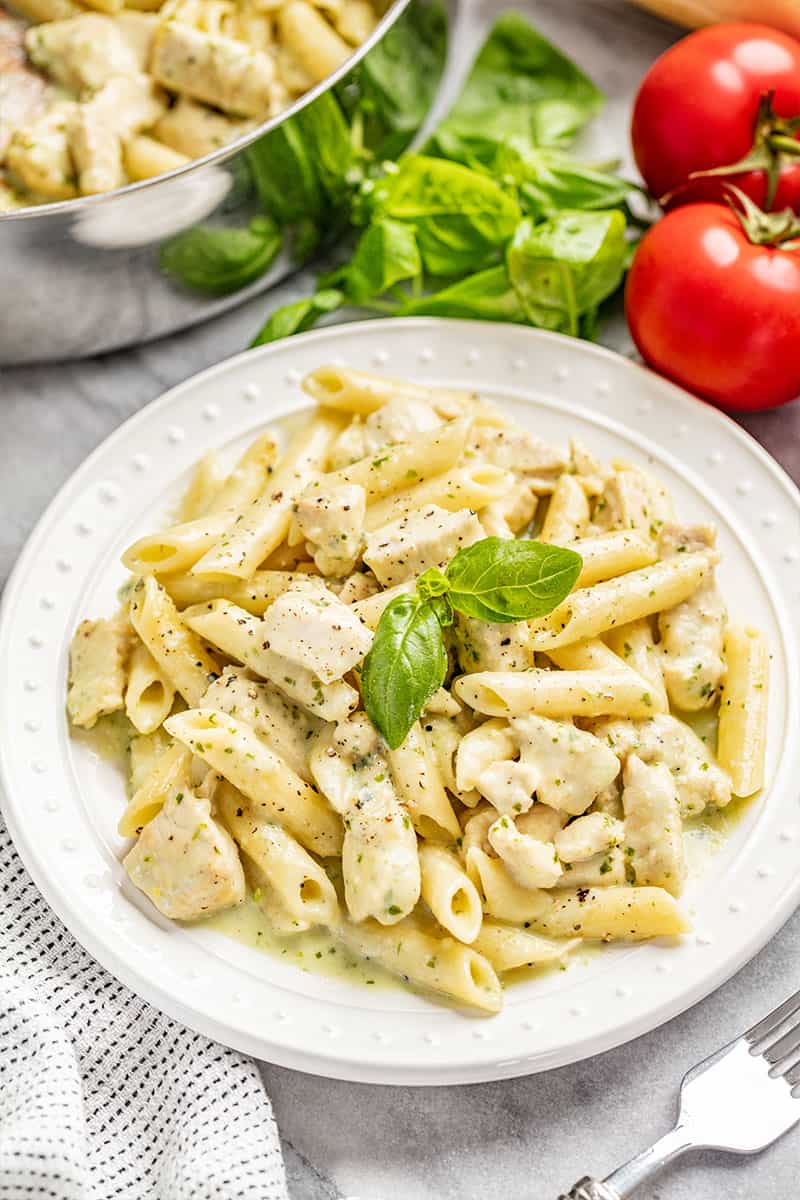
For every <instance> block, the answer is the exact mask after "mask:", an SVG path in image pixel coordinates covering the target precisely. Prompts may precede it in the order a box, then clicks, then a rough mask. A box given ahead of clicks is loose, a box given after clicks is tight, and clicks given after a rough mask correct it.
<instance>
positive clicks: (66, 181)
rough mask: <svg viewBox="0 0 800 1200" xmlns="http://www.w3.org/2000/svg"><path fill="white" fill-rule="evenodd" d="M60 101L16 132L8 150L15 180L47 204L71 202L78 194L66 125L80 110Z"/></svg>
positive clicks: (73, 105) (8, 159)
mask: <svg viewBox="0 0 800 1200" xmlns="http://www.w3.org/2000/svg"><path fill="white" fill-rule="evenodd" d="M77 107H78V106H77V104H74V103H73V102H72V101H66V100H65V101H60V102H59V103H57V104H54V105H52V106H51V107H50V108H48V109H47V111H46V112H43V113H41V114H40V115H39V116H36V117H34V118H33V120H32V121H29V122H28V123H27V124H26V125H21V126H20V127H19V129H15V130H14V133H13V134H12V137H11V141H10V142H9V145H8V149H7V150H6V166H7V167H8V169H9V171H10V172H11V174H12V176H13V177H14V178H15V179H18V180H19V181H20V183H22V185H23V186H24V187H26V188H27V189H28V190H29V191H31V192H34V193H35V194H36V195H37V196H40V197H42V199H44V200H70V199H72V197H73V196H76V195H77V194H78V189H77V187H76V181H75V164H74V163H73V161H72V155H71V153H70V148H69V141H68V138H67V124H68V122H69V120H70V119H71V117H72V114H73V113H74V111H75V110H76V109H77Z"/></svg>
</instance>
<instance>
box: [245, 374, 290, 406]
mask: <svg viewBox="0 0 800 1200" xmlns="http://www.w3.org/2000/svg"><path fill="white" fill-rule="evenodd" d="M289 374H291V372H289ZM287 379H288V375H287ZM289 383H294V380H293V379H289ZM242 395H243V396H244V398H245V400H249V401H250V403H251V404H252V402H253V401H254V400H258V398H259V396H260V395H261V388H260V387H259V386H258V384H257V383H246V384H245V385H244V387H243V388H242Z"/></svg>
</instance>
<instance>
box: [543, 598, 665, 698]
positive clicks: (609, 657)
mask: <svg viewBox="0 0 800 1200" xmlns="http://www.w3.org/2000/svg"><path fill="white" fill-rule="evenodd" d="M622 631H623V632H624V631H627V634H626V636H624V638H623V640H622V641H621V642H618V641H617V642H615V644H619V645H620V650H621V651H622V653H619V652H616V651H615V650H614V649H612V648H611V646H610V645H606V643H605V642H601V641H600V639H599V638H589V639H587V641H585V642H574V643H573V644H572V645H571V646H562V647H561V648H560V649H559V650H551V651H549V653H548V655H547V657H548V658H549V659H550V660H551V662H553V663H554V664H555V665H556V666H557V667H560V668H561V670H562V671H625V670H628V671H630V672H631V675H632V676H635V678H636V681H637V684H638V687H639V689H640V691H641V693H642V694H643V695H644V694H645V693H649V695H650V700H651V702H652V703H649V704H648V703H647V702H645V704H646V707H647V709H648V712H650V713H653V712H669V701H668V700H667V692H666V689H665V687H664V678H663V676H662V674H661V667H660V664H659V662H658V654H657V651H656V648H655V643H654V642H653V635H652V633H651V632H650V626H649V625H648V624H647V622H646V621H644V620H643V621H640V622H634V624H632V625H623V626H622ZM617 632H619V631H617V630H612V631H611V632H610V633H609V635H608V636H609V639H611V638H612V637H614V636H615V634H616V633H617ZM648 635H649V637H650V647H651V650H652V654H651V655H650V656H649V658H650V659H651V660H652V661H648V655H647V649H646V641H644V642H643V641H642V639H646V637H647V636H648ZM628 638H632V639H633V640H632V641H629V640H628ZM634 645H635V646H636V647H637V651H634V649H633V647H634ZM635 656H636V657H635ZM639 662H641V665H642V666H643V667H645V668H646V669H647V671H648V673H647V674H643V673H642V672H641V671H638V670H637V663H639Z"/></svg>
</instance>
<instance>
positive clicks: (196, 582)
mask: <svg viewBox="0 0 800 1200" xmlns="http://www.w3.org/2000/svg"><path fill="white" fill-rule="evenodd" d="M307 578H308V576H307V575H306V574H305V573H302V572H300V571H254V572H253V574H252V575H251V576H250V578H249V579H234V577H233V576H232V575H202V576H200V575H190V574H188V572H181V573H178V574H176V575H160V576H159V583H160V584H161V586H162V587H163V588H164V590H165V591H166V592H167V594H168V595H170V596H171V597H172V599H173V600H174V601H175V603H176V605H177V606H178V608H191V607H193V606H194V605H195V604H207V603H209V601H211V600H230V602H231V604H235V605H237V606H238V607H239V608H243V609H245V610H246V611H247V612H249V613H251V614H252V615H253V616H255V617H263V615H264V613H265V612H266V611H267V609H268V608H269V606H270V604H272V602H273V600H277V598H278V596H282V595H283V593H284V592H287V591H288V590H289V588H291V587H294V585H295V584H296V583H297V582H298V581H303V580H306V579H307Z"/></svg>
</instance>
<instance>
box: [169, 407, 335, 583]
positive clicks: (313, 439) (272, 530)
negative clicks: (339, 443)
mask: <svg viewBox="0 0 800 1200" xmlns="http://www.w3.org/2000/svg"><path fill="white" fill-rule="evenodd" d="M339 428H340V422H339V421H338V420H337V419H336V418H335V417H316V418H314V419H312V420H310V421H308V422H307V423H306V424H305V425H304V426H303V427H302V428H301V429H300V430H298V432H297V433H296V434H295V436H294V437H293V438H292V440H291V441H290V443H289V445H288V446H287V447H286V450H285V451H284V454H283V456H282V458H281V459H280V462H279V463H278V465H277V467H276V468H275V470H274V472H273V473H272V476H271V477H270V480H269V487H268V488H267V489H266V491H265V492H264V493H263V494H262V495H261V496H260V497H259V499H258V500H257V501H256V502H255V503H254V504H251V505H250V507H249V509H248V510H247V512H246V513H244V514H243V516H242V518H241V520H240V521H238V522H237V523H236V527H235V529H230V531H229V532H226V533H224V535H221V536H220V537H219V538H218V539H217V541H216V543H215V544H214V545H213V546H212V547H211V548H210V549H207V550H206V552H205V554H204V555H203V557H202V558H200V559H199V561H195V565H194V567H193V568H192V570H193V572H194V574H196V575H217V574H220V575H232V576H234V577H235V578H237V579H247V578H248V577H249V576H250V575H252V573H253V572H254V571H255V570H256V568H257V567H258V566H259V565H260V564H261V563H262V562H263V561H264V559H265V558H267V557H268V555H269V554H271V553H272V551H273V550H275V549H277V547H278V546H279V545H280V544H281V542H282V541H283V539H284V538H285V537H286V534H287V533H288V531H289V521H290V519H291V515H292V505H293V504H294V501H295V500H296V498H297V497H298V496H299V495H300V493H301V492H302V491H303V490H304V488H306V487H307V486H308V484H309V483H311V481H312V479H313V478H314V476H315V475H316V474H317V472H318V471H320V469H321V468H322V466H323V464H324V462H325V456H326V454H327V451H328V448H329V446H330V444H331V442H332V440H333V438H334V437H335V436H336V433H337V432H338V430H339ZM228 530H229V527H228V526H226V531H228ZM172 569H173V570H174V569H175V568H172Z"/></svg>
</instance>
